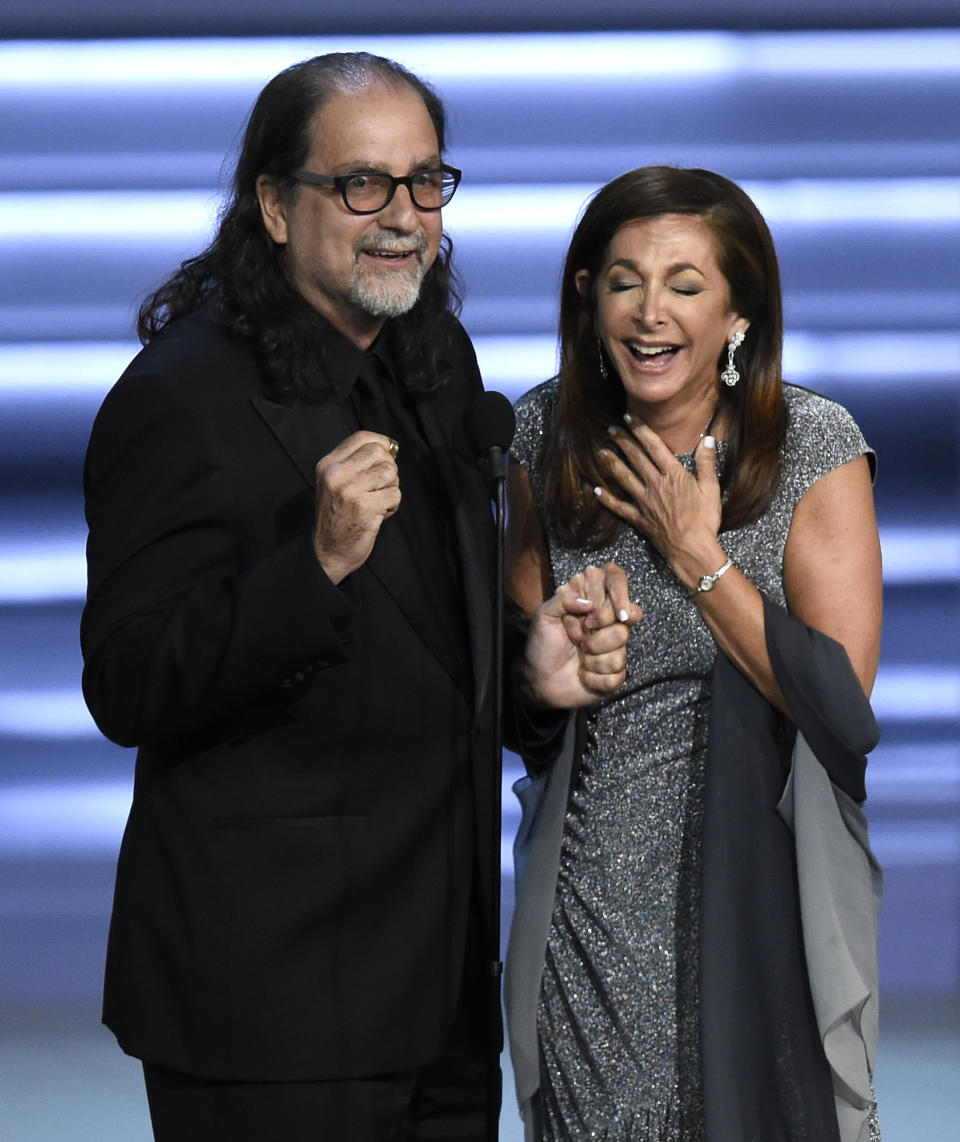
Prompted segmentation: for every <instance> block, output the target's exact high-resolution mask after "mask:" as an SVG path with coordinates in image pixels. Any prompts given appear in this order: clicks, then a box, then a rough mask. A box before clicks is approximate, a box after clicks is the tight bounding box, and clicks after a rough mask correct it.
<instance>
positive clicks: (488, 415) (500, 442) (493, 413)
mask: <svg viewBox="0 0 960 1142" xmlns="http://www.w3.org/2000/svg"><path fill="white" fill-rule="evenodd" d="M464 424H465V427H466V430H467V436H468V437H469V439H470V443H471V444H472V445H473V448H474V450H475V455H477V456H486V455H487V453H488V452H489V451H490V449H491V448H499V449H500V450H501V451H502V452H506V451H507V450H508V449H509V447H510V445H511V443H512V442H513V433H514V431H515V429H516V427H517V418H516V416H515V415H514V412H513V405H512V404H511V403H510V402H509V400H507V398H506V397H505V396H504V395H503V393H498V392H494V391H493V390H492V389H488V390H487V391H486V392H483V393H481V394H480V395H479V396H478V397H477V399H476V400H475V401H474V402H473V404H472V405H471V406H470V408H469V409H467V412H466V415H465V417H464Z"/></svg>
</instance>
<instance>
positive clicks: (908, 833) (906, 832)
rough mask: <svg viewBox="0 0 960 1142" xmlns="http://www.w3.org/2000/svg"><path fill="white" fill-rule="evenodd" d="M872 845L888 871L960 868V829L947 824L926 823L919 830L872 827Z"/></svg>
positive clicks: (899, 827) (882, 865)
mask: <svg viewBox="0 0 960 1142" xmlns="http://www.w3.org/2000/svg"><path fill="white" fill-rule="evenodd" d="M867 804H868V805H869V802H868V803H867ZM870 844H871V847H872V849H873V851H874V853H875V854H876V857H877V860H878V861H879V862H880V865H881V867H882V868H885V869H888V870H889V869H893V868H904V867H908V866H911V865H937V866H947V867H956V866H957V865H958V864H960V826H958V825H954V824H950V823H948V822H944V821H927V822H925V823H924V824H923V826H922V827H919V828H905V827H903V826H901V825H892V824H887V823H886V822H885V823H883V824H882V825H873V826H871V827H870Z"/></svg>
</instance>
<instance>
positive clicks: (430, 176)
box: [413, 171, 443, 187]
mask: <svg viewBox="0 0 960 1142" xmlns="http://www.w3.org/2000/svg"><path fill="white" fill-rule="evenodd" d="M442 183H443V171H417V173H416V174H415V175H414V176H413V185H414V186H429V187H439V186H440V185H441V184H442Z"/></svg>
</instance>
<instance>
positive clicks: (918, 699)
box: [0, 665, 960, 739]
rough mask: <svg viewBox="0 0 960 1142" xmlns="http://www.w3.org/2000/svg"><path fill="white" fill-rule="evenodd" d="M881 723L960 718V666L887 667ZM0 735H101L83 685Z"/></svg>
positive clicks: (876, 698)
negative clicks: (89, 707)
mask: <svg viewBox="0 0 960 1142" xmlns="http://www.w3.org/2000/svg"><path fill="white" fill-rule="evenodd" d="M872 701H873V707H874V710H875V712H876V715H877V718H878V719H879V720H880V722H881V723H882V722H883V721H884V720H887V721H904V720H906V721H920V722H922V721H931V720H937V721H939V720H944V719H946V720H951V719H955V718H960V670H958V669H956V668H954V667H948V666H943V667H938V666H883V665H881V668H880V673H879V674H878V676H877V683H876V687H875V689H874V692H873V699H872ZM0 734H6V735H9V736H12V737H29V738H53V739H70V738H89V737H96V736H97V735H98V734H99V731H98V730H97V728H96V726H95V725H94V722H93V720H92V718H91V717H90V714H89V713H88V711H87V708H86V706H85V705H84V702H83V695H82V694H81V692H80V691H79V689H59V690H6V691H0Z"/></svg>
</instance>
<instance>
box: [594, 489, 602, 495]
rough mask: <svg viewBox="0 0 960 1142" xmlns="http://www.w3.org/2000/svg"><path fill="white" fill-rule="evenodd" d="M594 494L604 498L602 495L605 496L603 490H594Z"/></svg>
mask: <svg viewBox="0 0 960 1142" xmlns="http://www.w3.org/2000/svg"><path fill="white" fill-rule="evenodd" d="M593 494H594V495H595V496H602V495H603V488H594V489H593Z"/></svg>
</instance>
